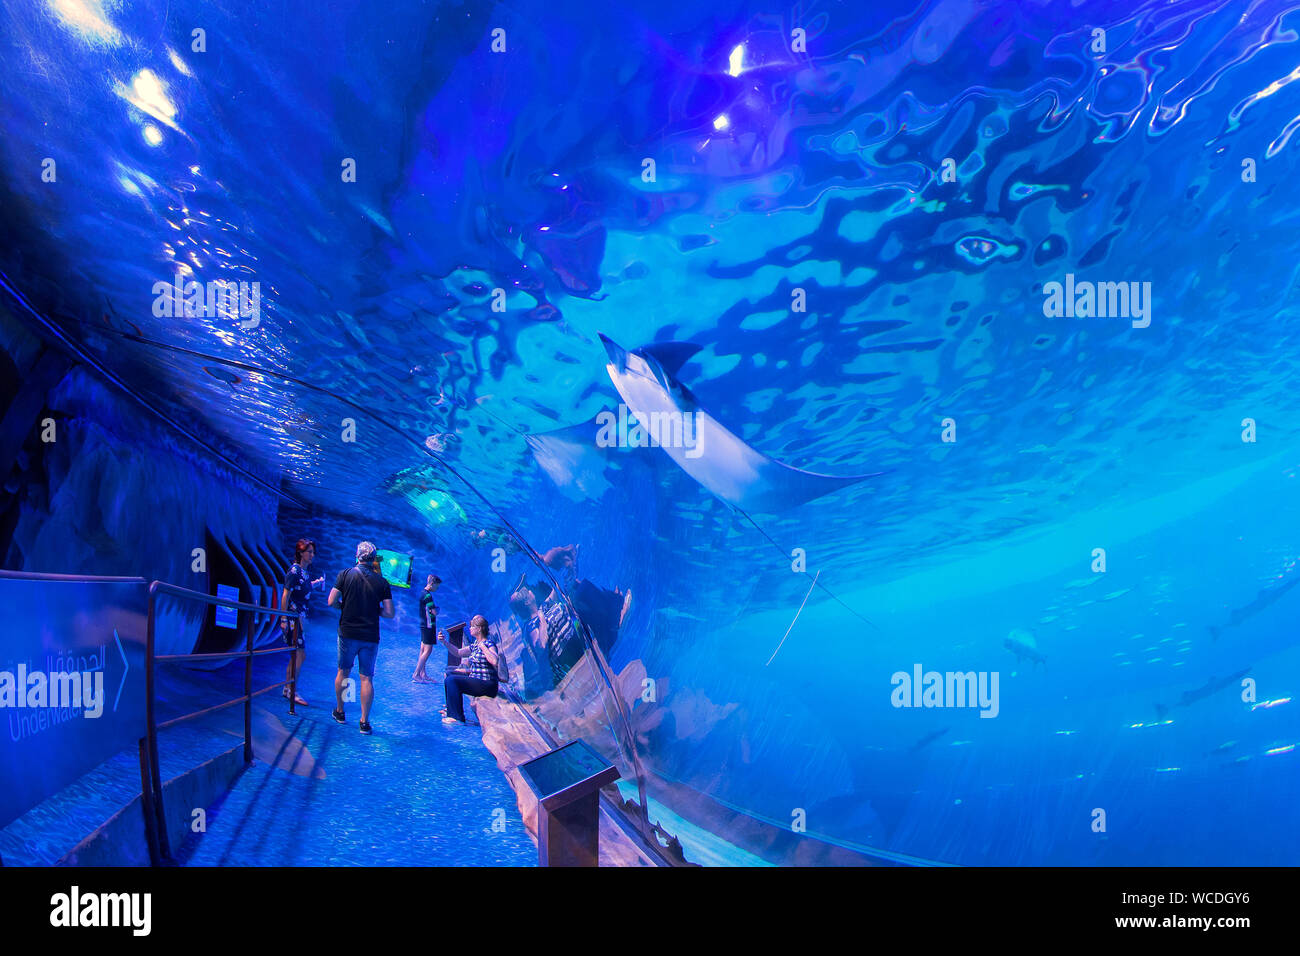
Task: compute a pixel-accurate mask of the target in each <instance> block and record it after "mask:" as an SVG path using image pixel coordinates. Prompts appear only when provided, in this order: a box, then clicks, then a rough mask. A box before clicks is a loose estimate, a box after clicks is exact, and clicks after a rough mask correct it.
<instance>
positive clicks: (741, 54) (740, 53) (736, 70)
mask: <svg viewBox="0 0 1300 956" xmlns="http://www.w3.org/2000/svg"><path fill="white" fill-rule="evenodd" d="M744 59H745V44H743V43H742V44H740V46H738V47H736V48H735V49H734V50H732V51H731V58H730V59H729V60H728V61H727V75H728V76H740V71H741V69H743V67H742V66H741V62H742V61H743V60H744Z"/></svg>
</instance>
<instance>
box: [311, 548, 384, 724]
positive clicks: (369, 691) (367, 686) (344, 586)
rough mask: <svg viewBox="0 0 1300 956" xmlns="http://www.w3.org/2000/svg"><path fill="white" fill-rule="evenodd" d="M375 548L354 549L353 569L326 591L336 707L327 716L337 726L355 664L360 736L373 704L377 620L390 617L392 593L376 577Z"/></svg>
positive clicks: (343, 572) (377, 636)
mask: <svg viewBox="0 0 1300 956" xmlns="http://www.w3.org/2000/svg"><path fill="white" fill-rule="evenodd" d="M376 550H377V549H376V548H375V546H374V544H372V543H371V542H369V541H362V542H361V543H360V544H359V545H357V566H356V567H354V568H348V569H347V570H346V571H341V572H340V573H339V576H338V579H337V580H336V581H335V582H334V589H333V590H332V591H330V596H329V602H328V603H329V605H330V607H333V606H334V605H335V604H338V605H340V606H341V608H342V612H341V613H340V614H339V672H338V675H337V676H336V677H335V678H334V700H335V702H336V703H337V704H338V706H337V707H336V708H335V710H334V712H333V713H332V714H331V715H330V716H332V717H333V718H334V719H335V720H337V721H338V722H339V723H340V724H341V723H343V722H344V720H345V719H346V717H345V716H344V713H343V685H344V684H345V683H346V681H347V680H348V677H349V675H350V674H351V673H352V664H353V662H354V661H355V662H356V664H357V666H358V669H359V670H360V672H361V682H360V683H361V687H360V690H361V693H360V694H359V695H358V696H359V697H360V700H361V732H362V733H363V734H369V733H370V705H371V704H372V703H374V699H375V687H374V682H373V678H374V676H375V655H376V654H377V653H378V652H379V619H380V617H388V618H391V617H394V616H395V615H396V614H397V611H396V609H395V608H394V607H393V590H392V588H390V587H389V586H388V582H387V581H385V580H384V578H383V576H382V575H380V573H379V561H378V560H377V559H376V557H375V552H376Z"/></svg>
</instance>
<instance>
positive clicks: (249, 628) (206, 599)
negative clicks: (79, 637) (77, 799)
mask: <svg viewBox="0 0 1300 956" xmlns="http://www.w3.org/2000/svg"><path fill="white" fill-rule="evenodd" d="M135 580H141V581H143V579H135ZM160 594H165V595H169V596H171V597H178V598H185V599H187V600H191V601H198V602H200V603H202V604H211V605H214V606H216V605H220V606H222V607H229V608H234V609H235V610H237V611H248V612H249V614H248V617H247V618H246V620H245V622H244V649H243V650H242V651H225V652H219V653H209V654H156V653H155V652H154V648H155V625H156V617H157V616H156V614H155V611H156V609H157V606H158V600H157V599H158V595H160ZM258 614H268V615H270V616H272V617H283V618H293V619H294V620H296V621H297V622H298V626H299V628H301V627H302V612H301V611H284V610H280V609H278V608H269V607H262V606H261V605H260V604H250V603H248V602H246V601H233V600H231V599H229V598H220V597H215V596H214V595H211V594H206V593H204V592H203V591H194V590H191V589H189V588H182V587H177V586H176V585H175V584H168V583H166V582H165V581H154V582H153V583H152V584H150V585H149V612H148V628H147V632H146V637H145V670H144V679H145V736H144V737H141V738H140V799H141V802H142V803H143V805H144V819H145V837H146V839H147V840H148V843H149V860H150V863H151V864H152V865H154V866H158V865H160V864H163V863H170V862H171V845H170V840H169V838H168V836H167V820H166V816H165V813H164V808H163V789H162V772H161V770H160V767H159V762H158V731H160V730H165V729H167V728H168V727H174V726H176V725H177V724H182V723H184V722H186V721H188V720H194V719H195V718H197V717H202V716H204V715H205V714H211V713H214V712H215V711H218V710H224V709H225V708H227V707H233V706H234V705H235V704H240V703H242V704H243V705H244V763H252V760H253V698H254V697H257V696H260V695H261V694H266V693H269V692H270V691H273V690H275V689H276V688H277V687H284V686H286V685H288V688H289V713H291V714H293V713H295V710H294V702H295V700H296V699H297V693H298V669H297V667H295V666H293V663H294V660H295V658H293V657H291V658H290V677H289V679H288V680H283V681H280V682H278V683H275V684H272V685H270V686H269V687H263V688H262V689H261V690H256V691H255V690H253V658H254V657H262V656H265V655H267V654H283V653H285V652H289V653H290V654H292V653H293V652H295V651H297V649H298V648H297V645H296V644H291V645H288V646H286V647H271V648H264V649H262V650H257V651H255V650H253V631H254V628H253V621H254V619H255V617H256V615H258ZM236 657H242V658H243V659H244V693H243V694H242V695H241V696H239V697H235V698H232V699H231V700H227V701H224V702H223V703H220V704H216V705H214V706H212V707H205V708H203V709H201V710H196V711H193V712H192V713H188V714H182V715H181V716H179V717H173V718H172V719H171V720H167V721H164V722H163V723H161V724H160V723H158V721H157V717H156V715H155V713H154V703H155V700H154V698H155V693H154V665H155V664H157V663H158V662H159V661H162V662H164V663H172V662H177V661H204V660H214V659H217V658H236Z"/></svg>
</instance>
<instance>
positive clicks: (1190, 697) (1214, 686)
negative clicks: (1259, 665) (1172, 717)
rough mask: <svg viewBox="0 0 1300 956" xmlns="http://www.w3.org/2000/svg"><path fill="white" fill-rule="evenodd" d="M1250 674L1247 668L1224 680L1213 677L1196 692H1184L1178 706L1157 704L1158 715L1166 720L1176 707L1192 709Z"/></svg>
mask: <svg viewBox="0 0 1300 956" xmlns="http://www.w3.org/2000/svg"><path fill="white" fill-rule="evenodd" d="M1249 673H1250V668H1249V667H1247V668H1246V669H1245V670H1244V671H1237V673H1235V674H1229V675H1228V676H1227V677H1224V678H1222V679H1220V678H1218V677H1211V678H1210V679H1209V680H1207V681H1206V682H1205V683H1204V684H1202V685H1201V686H1200V687H1198V688H1196V690H1185V691H1183V695H1182V697H1180V698H1179V699H1178V703H1176V704H1169V705H1165V704H1160V703H1157V704H1156V714H1157V715H1158V716H1159V718H1160V719H1161V720H1164V719H1165V717H1166V716H1167V715H1168V713H1169V712H1170V711H1171V710H1173V709H1174V708H1175V707H1190V706H1191V705H1192V704H1195V703H1196V702H1197V701H1201V700H1204V699H1205V698H1207V697H1209V696H1211V695H1212V694H1217V693H1218V692H1219V691H1221V690H1224V689H1225V688H1227V687H1231V686H1232V685H1233V684H1240V683H1241V679H1242V678H1243V677H1245V676H1246V675H1247V674H1249Z"/></svg>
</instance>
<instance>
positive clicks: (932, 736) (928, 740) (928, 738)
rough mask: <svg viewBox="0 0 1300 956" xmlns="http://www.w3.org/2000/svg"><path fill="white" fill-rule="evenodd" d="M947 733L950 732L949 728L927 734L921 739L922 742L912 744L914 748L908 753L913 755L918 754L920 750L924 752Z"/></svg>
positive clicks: (909, 749) (910, 748)
mask: <svg viewBox="0 0 1300 956" xmlns="http://www.w3.org/2000/svg"><path fill="white" fill-rule="evenodd" d="M947 732H948V728H947V727H943V728H941V729H939V730H936V731H934V732H933V733H929V734H926V735H925V736H924V737H922V738H921V739H920V740H918V741H917V742H916V743H914V744H912V746H911V747H909V748H908V750H907V752H908V753H911V754H914V753H916V752H918V751H920V750H923V749H924V748H926V747H928V746H929V745H930V744H932V743H934V742H935V741H936V740H938V739H939V738H940V737H942V736H943V735H944V734H946V733H947Z"/></svg>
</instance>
